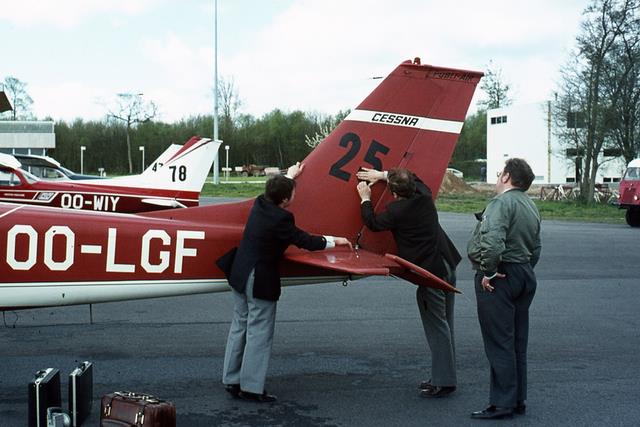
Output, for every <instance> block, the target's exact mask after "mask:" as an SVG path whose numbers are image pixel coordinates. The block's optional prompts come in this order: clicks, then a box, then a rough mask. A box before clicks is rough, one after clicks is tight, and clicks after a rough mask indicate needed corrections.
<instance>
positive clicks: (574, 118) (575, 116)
mask: <svg viewBox="0 0 640 427" xmlns="http://www.w3.org/2000/svg"><path fill="white" fill-rule="evenodd" d="M567 128H569V129H583V128H584V113H583V112H582V111H569V112H568V113H567Z"/></svg>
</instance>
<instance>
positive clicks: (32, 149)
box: [0, 121, 56, 156]
mask: <svg viewBox="0 0 640 427" xmlns="http://www.w3.org/2000/svg"><path fill="white" fill-rule="evenodd" d="M48 148H56V135H55V133H54V132H53V122H52V121H0V152H2V153H7V154H15V153H18V154H37V155H39V156H44V155H46V154H47V149H48Z"/></svg>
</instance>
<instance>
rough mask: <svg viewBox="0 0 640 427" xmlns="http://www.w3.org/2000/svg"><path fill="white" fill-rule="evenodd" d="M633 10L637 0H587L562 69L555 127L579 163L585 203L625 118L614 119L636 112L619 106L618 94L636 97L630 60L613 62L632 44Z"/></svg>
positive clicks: (635, 20) (634, 35)
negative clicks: (569, 54)
mask: <svg viewBox="0 0 640 427" xmlns="http://www.w3.org/2000/svg"><path fill="white" fill-rule="evenodd" d="M638 11H639V1H638V0H593V2H592V3H591V4H590V5H589V6H588V7H587V8H586V10H585V12H584V20H583V21H582V24H581V29H580V33H579V35H578V37H577V39H576V48H575V51H574V52H573V54H572V57H571V58H570V60H569V61H568V64H567V65H566V66H565V67H564V68H563V70H562V75H561V83H560V88H559V97H558V102H557V103H556V106H555V114H554V116H555V117H556V125H557V126H556V128H557V129H558V132H557V133H558V137H559V138H560V139H561V140H562V141H563V142H564V144H565V145H566V146H567V147H568V148H572V149H574V150H575V154H576V156H577V157H578V159H577V162H576V163H578V164H579V165H581V166H582V171H583V172H582V173H581V175H580V181H579V184H580V194H581V197H582V199H583V200H584V201H585V202H592V201H593V194H594V189H595V180H596V175H597V172H598V169H599V167H600V161H601V157H600V156H601V154H602V153H603V150H604V149H605V148H607V147H610V146H612V145H613V144H614V143H615V142H614V141H615V135H616V134H618V136H619V137H620V136H621V135H623V134H624V133H625V131H624V130H622V134H620V133H619V132H618V130H620V125H621V124H623V126H624V123H625V122H626V123H627V124H630V123H631V122H630V121H629V120H626V121H625V120H624V119H623V120H620V114H622V115H623V116H624V115H625V114H637V106H636V107H633V106H630V105H628V104H627V106H623V105H622V104H623V103H624V101H623V99H624V98H627V99H634V97H635V96H636V95H634V92H637V90H634V89H629V88H628V84H629V83H631V84H632V86H634V85H637V84H638V83H637V77H636V79H635V81H634V80H633V77H632V76H633V73H634V70H635V65H634V64H635V59H632V58H628V59H629V63H628V64H624V60H623V64H620V63H619V61H620V60H621V56H622V57H624V55H629V54H630V53H631V52H632V51H633V50H634V49H633V48H632V46H635V45H636V43H637V39H638V31H639V29H638V27H639V26H638V19H639V15H638V13H639V12H638ZM632 63H633V64H632ZM629 78H631V79H632V80H631V81H630V80H629ZM635 102H636V105H637V101H635ZM634 110H635V111H634ZM635 123H636V124H637V119H636V120H635ZM628 130H629V129H628ZM628 130H627V135H630V133H629V132H628ZM632 138H635V137H632Z"/></svg>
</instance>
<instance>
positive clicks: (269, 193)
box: [264, 175, 296, 205]
mask: <svg viewBox="0 0 640 427" xmlns="http://www.w3.org/2000/svg"><path fill="white" fill-rule="evenodd" d="M294 188H296V182H295V181H294V180H293V179H291V178H288V177H286V176H284V175H275V176H272V177H271V178H269V179H268V180H267V184H266V185H265V189H264V196H265V197H266V198H267V200H269V201H271V202H273V203H274V204H276V205H279V204H280V203H282V201H283V200H284V199H291V194H292V193H293V189H294Z"/></svg>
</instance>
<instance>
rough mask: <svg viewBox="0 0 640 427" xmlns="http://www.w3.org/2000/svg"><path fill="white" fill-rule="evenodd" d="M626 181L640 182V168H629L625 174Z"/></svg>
mask: <svg viewBox="0 0 640 427" xmlns="http://www.w3.org/2000/svg"><path fill="white" fill-rule="evenodd" d="M624 179H626V180H632V181H637V180H640V168H629V169H627V173H625V174H624Z"/></svg>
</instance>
